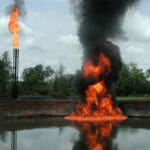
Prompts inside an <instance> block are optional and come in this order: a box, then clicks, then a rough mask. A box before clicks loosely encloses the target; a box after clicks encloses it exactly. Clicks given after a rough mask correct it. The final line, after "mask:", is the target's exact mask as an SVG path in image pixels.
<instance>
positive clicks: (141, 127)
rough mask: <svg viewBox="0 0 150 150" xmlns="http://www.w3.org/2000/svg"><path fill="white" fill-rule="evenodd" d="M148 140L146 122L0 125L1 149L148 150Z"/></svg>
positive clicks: (55, 121)
mask: <svg viewBox="0 0 150 150" xmlns="http://www.w3.org/2000/svg"><path fill="white" fill-rule="evenodd" d="M149 140H150V120H149V119H128V120H126V121H124V122H121V123H112V122H98V123H88V122H84V123H83V122H82V123H78V122H74V123H72V122H70V121H65V120H64V119H63V118H49V119H30V120H27V119H26V120H16V121H15V120H12V121H11V120H10V121H1V124H0V150H17V149H18V150H103V149H104V150H134V149H135V150H150V142H149Z"/></svg>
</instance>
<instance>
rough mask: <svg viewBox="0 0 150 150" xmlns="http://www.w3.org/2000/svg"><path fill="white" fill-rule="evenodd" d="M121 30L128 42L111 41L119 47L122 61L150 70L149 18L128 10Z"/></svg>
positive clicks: (138, 12)
mask: <svg viewBox="0 0 150 150" xmlns="http://www.w3.org/2000/svg"><path fill="white" fill-rule="evenodd" d="M123 29H124V31H125V36H126V37H127V38H128V40H127V41H123V40H113V42H115V43H116V44H117V45H119V47H120V51H121V55H122V57H123V61H124V62H125V63H130V62H134V63H136V64H138V66H139V67H140V68H143V69H144V70H146V69H148V68H150V66H149V63H148V62H149V56H150V51H149V49H150V42H149V41H150V18H148V17H146V16H144V15H143V14H142V13H141V12H140V11H139V10H138V9H135V8H134V9H130V10H128V12H127V13H126V16H125V20H124V23H123Z"/></svg>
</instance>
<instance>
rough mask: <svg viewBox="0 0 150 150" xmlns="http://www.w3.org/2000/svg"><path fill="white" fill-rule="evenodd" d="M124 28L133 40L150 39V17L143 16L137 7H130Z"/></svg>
mask: <svg viewBox="0 0 150 150" xmlns="http://www.w3.org/2000/svg"><path fill="white" fill-rule="evenodd" d="M124 30H125V31H126V35H127V36H128V37H129V39H131V40H133V39H134V40H136V41H137V42H144V41H149V40H150V19H149V18H148V17H146V16H143V15H142V14H141V13H140V11H139V10H137V9H129V10H128V12H127V14H126V17H125V21H124Z"/></svg>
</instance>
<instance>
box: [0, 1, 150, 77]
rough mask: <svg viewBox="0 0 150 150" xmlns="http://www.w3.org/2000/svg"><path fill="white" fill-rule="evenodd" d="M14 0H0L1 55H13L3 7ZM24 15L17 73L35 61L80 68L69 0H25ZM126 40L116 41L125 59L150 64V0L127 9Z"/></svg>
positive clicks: (10, 36)
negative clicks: (7, 53) (6, 53)
mask: <svg viewBox="0 0 150 150" xmlns="http://www.w3.org/2000/svg"><path fill="white" fill-rule="evenodd" d="M12 1H13V0H0V55H1V54H2V53H3V52H4V51H6V50H7V51H9V53H10V56H11V59H12V49H13V46H12V35H11V33H10V31H9V29H8V22H9V17H7V16H6V15H5V8H6V7H7V6H8V5H9V4H11V3H12ZM25 3H26V10H27V15H26V17H25V18H24V19H20V25H21V33H20V68H19V69H20V74H21V72H22V71H23V69H25V68H27V67H31V66H32V67H33V66H35V65H37V64H40V63H41V64H43V65H44V66H46V65H50V66H52V67H53V68H55V69H56V68H58V66H59V64H60V63H62V64H63V65H64V66H65V67H66V70H65V71H66V73H75V71H76V70H77V69H80V68H81V64H82V48H81V45H80V43H79V40H78V36H77V34H76V33H77V25H76V21H75V19H74V16H73V13H72V10H71V6H70V3H69V0H25ZM123 29H124V31H125V35H126V37H128V40H127V41H114V42H115V43H116V44H118V45H119V47H120V50H121V54H122V58H123V61H124V62H125V63H130V62H134V63H137V64H138V66H139V67H140V68H143V69H144V70H146V69H148V68H150V58H149V56H150V42H149V41H150V0H141V1H140V3H139V4H138V5H136V6H135V7H134V8H132V9H131V10H129V11H128V12H127V13H126V17H125V20H124V23H123Z"/></svg>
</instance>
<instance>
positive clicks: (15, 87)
mask: <svg viewBox="0 0 150 150" xmlns="http://www.w3.org/2000/svg"><path fill="white" fill-rule="evenodd" d="M18 66H19V49H18V48H14V49H13V83H12V98H13V99H17V98H18V96H19V93H18Z"/></svg>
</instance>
